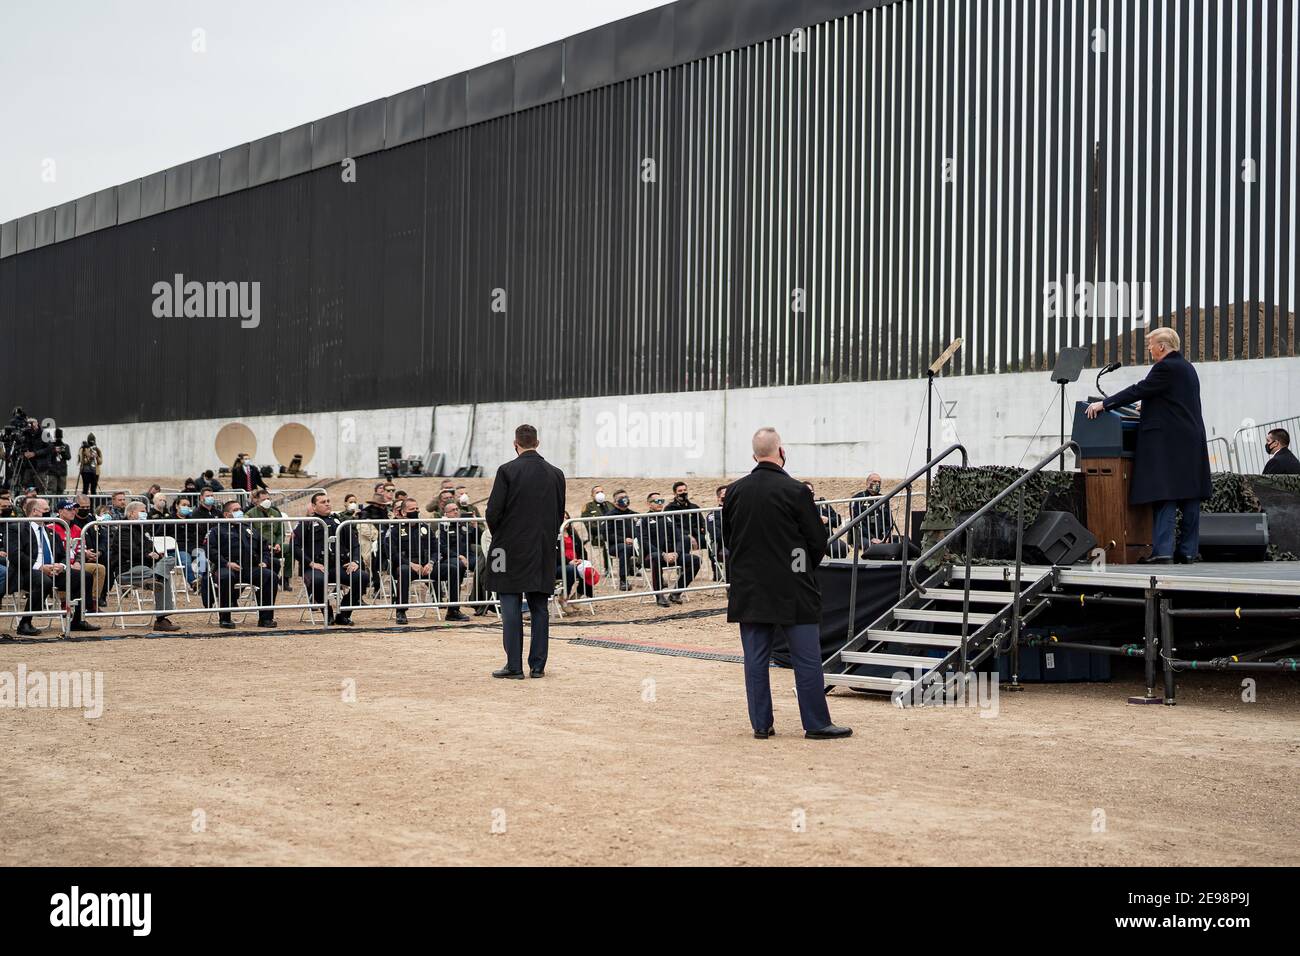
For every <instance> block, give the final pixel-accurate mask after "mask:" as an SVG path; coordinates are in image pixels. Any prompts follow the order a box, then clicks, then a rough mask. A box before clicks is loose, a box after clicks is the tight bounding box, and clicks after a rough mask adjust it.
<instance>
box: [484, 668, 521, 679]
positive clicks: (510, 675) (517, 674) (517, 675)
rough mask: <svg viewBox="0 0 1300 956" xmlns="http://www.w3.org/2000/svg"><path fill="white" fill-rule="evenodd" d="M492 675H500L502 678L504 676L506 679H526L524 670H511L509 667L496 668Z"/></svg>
mask: <svg viewBox="0 0 1300 956" xmlns="http://www.w3.org/2000/svg"><path fill="white" fill-rule="evenodd" d="M492 676H493V677H500V678H503V679H504V680H523V679H524V672H523V671H512V670H510V669H509V668H508V667H503V668H501V669H500V670H495V671H493V672H492Z"/></svg>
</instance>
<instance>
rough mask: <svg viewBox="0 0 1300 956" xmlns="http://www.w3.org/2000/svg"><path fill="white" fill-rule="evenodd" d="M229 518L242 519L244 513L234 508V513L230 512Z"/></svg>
mask: <svg viewBox="0 0 1300 956" xmlns="http://www.w3.org/2000/svg"><path fill="white" fill-rule="evenodd" d="M230 517H232V518H242V517H244V513H243V512H242V511H240V510H239V509H238V508H236V509H235V510H234V511H232V512H230Z"/></svg>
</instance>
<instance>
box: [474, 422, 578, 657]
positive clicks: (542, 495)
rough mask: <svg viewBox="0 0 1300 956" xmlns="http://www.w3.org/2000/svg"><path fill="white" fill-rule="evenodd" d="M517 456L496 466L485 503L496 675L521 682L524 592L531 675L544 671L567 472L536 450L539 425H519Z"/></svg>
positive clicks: (487, 581)
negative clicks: (494, 601) (497, 625)
mask: <svg viewBox="0 0 1300 956" xmlns="http://www.w3.org/2000/svg"><path fill="white" fill-rule="evenodd" d="M514 447H515V454H516V456H517V457H516V458H515V460H514V461H512V462H507V463H506V464H504V465H502V466H501V467H500V468H498V469H497V473H496V479H495V480H494V481H493V482H492V494H491V496H490V497H489V498H488V504H487V526H488V530H489V531H490V532H491V533H492V542H491V544H490V545H489V548H488V556H487V567H486V569H485V573H484V575H483V578H484V584H485V586H486V587H487V588H489V589H490V590H493V591H496V592H497V595H498V597H499V598H500V601H501V629H502V631H503V640H502V643H503V644H504V645H505V651H506V666H505V667H503V668H501V669H500V670H495V671H493V672H492V676H493V677H503V678H508V679H510V680H523V677H524V667H523V660H522V658H523V650H524V612H523V601H524V595H527V600H528V609H529V611H530V613H531V614H532V622H533V638H532V641H531V643H530V646H529V648H528V668H529V673H530V676H532V677H542V676H543V675H544V673H545V671H546V651H547V639H548V637H549V626H550V617H549V612H548V610H547V607H546V602H547V600H548V599H549V598H550V596H551V594H552V593H553V592H554V591H555V577H556V569H557V568H559V566H560V555H559V537H560V522H562V521H563V520H564V472H562V471H560V469H558V468H556V467H555V466H554V465H552V464H550V463H549V462H547V461H546V459H544V458H543V457H542V456H541V455H539V454H538V453H537V429H536V428H534V427H533V426H532V425H520V426H519V427H518V428H516V429H515V440H514Z"/></svg>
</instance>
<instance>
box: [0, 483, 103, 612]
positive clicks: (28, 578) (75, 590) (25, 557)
mask: <svg viewBox="0 0 1300 956" xmlns="http://www.w3.org/2000/svg"><path fill="white" fill-rule="evenodd" d="M49 513H50V503H49V502H48V501H46V500H45V499H44V498H37V497H30V498H27V499H26V500H25V501H24V502H23V516H24V517H26V518H28V519H29V521H28V523H27V524H26V525H18V526H17V527H16V528H15V529H13V530H11V532H10V543H9V548H8V553H9V558H8V561H9V573H8V580H7V581H6V585H5V586H6V587H7V588H8V589H9V590H10V591H14V592H17V591H26V592H27V614H28V616H26V617H23V618H21V619H20V620H19V621H18V627H17V630H16V633H17V634H18V635H19V636H20V637H34V636H35V635H37V634H39V633H40V632H39V631H38V630H37V629H36V628H35V627H34V626H32V618H31V615H33V614H35V613H36V612H38V611H41V610H43V609H44V608H45V599H46V598H47V597H51V596H54V595H56V594H57V593H58V592H60V591H62V592H63V593H64V600H65V601H67V602H68V604H70V605H71V606H72V607H73V616H72V630H74V631H98V630H99V628H98V627H96V626H95V625H94V624H90V623H89V622H87V621H86V619H85V618H84V617H83V616H82V614H83V603H82V594H81V574H80V573H73V574H69V573H68V571H69V569H71V567H72V564H71V561H70V559H69V557H68V554H67V550H66V548H65V546H64V539H63V537H62V536H61V535H59V534H55V533H53V531H52V530H51V529H52V528H53V527H54V526H53V525H51V524H50V523H49V522H47V521H46V520H44V519H45V518H46V517H47V516H48V515H49Z"/></svg>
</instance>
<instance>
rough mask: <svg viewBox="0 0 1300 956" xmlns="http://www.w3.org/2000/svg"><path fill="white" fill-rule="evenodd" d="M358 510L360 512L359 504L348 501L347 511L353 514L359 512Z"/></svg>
mask: <svg viewBox="0 0 1300 956" xmlns="http://www.w3.org/2000/svg"><path fill="white" fill-rule="evenodd" d="M360 510H361V506H360V505H359V504H357V503H356V502H355V501H349V502H348V511H353V512H355V511H360Z"/></svg>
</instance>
